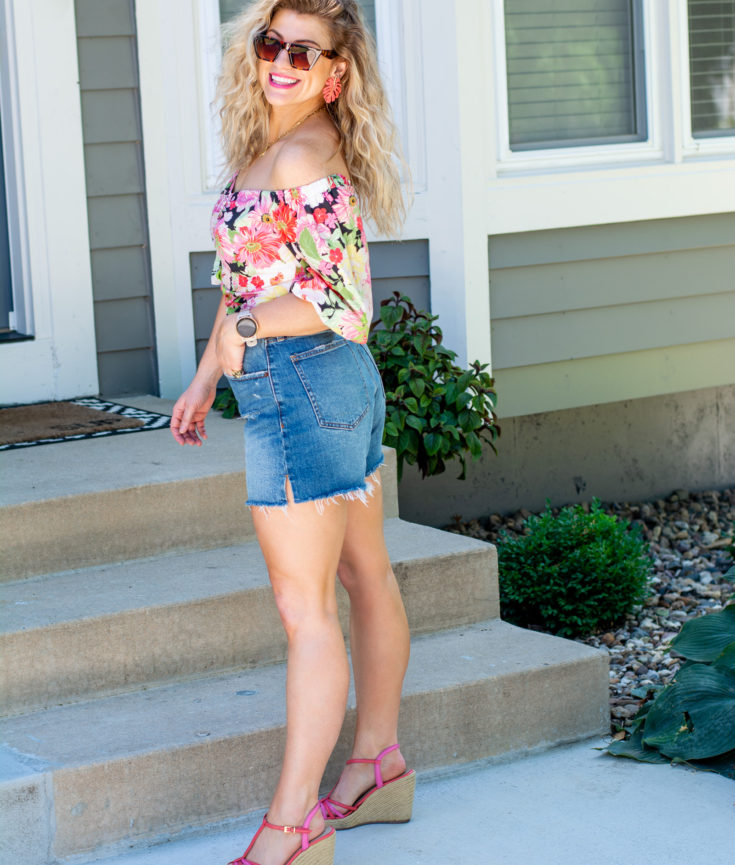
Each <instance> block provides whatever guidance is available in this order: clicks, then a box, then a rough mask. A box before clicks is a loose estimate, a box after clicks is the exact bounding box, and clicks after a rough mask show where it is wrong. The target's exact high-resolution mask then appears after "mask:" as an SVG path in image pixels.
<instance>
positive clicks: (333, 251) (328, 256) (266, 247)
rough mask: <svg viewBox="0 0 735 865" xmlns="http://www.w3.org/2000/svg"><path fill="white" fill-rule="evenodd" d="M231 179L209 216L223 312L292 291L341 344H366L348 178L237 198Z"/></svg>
mask: <svg viewBox="0 0 735 865" xmlns="http://www.w3.org/2000/svg"><path fill="white" fill-rule="evenodd" d="M236 176H237V175H235V177H233V178H232V180H230V182H229V183H228V184H227V186H226V187H225V188H224V190H223V191H222V194H221V195H220V197H219V199H218V201H217V203H216V204H215V206H214V211H213V212H212V238H213V239H214V243H215V246H216V249H217V255H216V257H215V261H214V268H213V270H212V284H213V285H221V286H222V291H223V293H224V296H225V304H226V305H227V312H228V314H229V313H233V312H239V311H240V310H247V309H252V308H253V307H254V306H256V305H257V304H259V303H264V302H265V301H268V300H273V298H276V297H280V296H281V295H283V294H286V293H287V292H289V291H290V292H292V293H293V294H295V295H296V297H300V298H301V299H302V300H308V301H309V302H310V303H312V304H313V306H314V308H315V309H316V311H317V312H318V313H319V316H320V318H321V319H322V321H323V322H324V324H325V325H326V326H327V327H329V328H331V329H332V330H333V331H335V332H336V333H338V334H340V335H341V336H343V337H344V338H345V339H349V340H352V341H353V342H367V338H368V329H369V327H370V319H371V316H372V293H371V288H370V264H369V260H368V249H367V243H366V240H365V236H364V231H363V222H362V217H361V216H360V205H359V202H358V199H357V195H356V194H355V190H354V188H353V187H352V185H351V184H350V183H349V181H348V180H347V178H346V177H344V176H343V175H341V174H332V175H329V176H328V177H323V178H321V179H319V180H315V181H314V182H313V183H307V184H306V185H304V186H297V187H294V188H293V189H276V190H270V189H263V190H260V189H243V190H241V191H240V192H236V191H235V179H236Z"/></svg>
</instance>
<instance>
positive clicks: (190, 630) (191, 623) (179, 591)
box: [0, 518, 499, 714]
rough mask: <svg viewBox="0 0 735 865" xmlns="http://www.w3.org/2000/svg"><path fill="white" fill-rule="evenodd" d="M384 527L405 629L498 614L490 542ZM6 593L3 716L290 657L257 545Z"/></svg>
mask: <svg viewBox="0 0 735 865" xmlns="http://www.w3.org/2000/svg"><path fill="white" fill-rule="evenodd" d="M385 534H386V541H387V544H388V550H389V553H390V556H391V561H392V563H393V567H394V569H395V572H396V576H397V578H398V581H399V585H400V586H401V591H402V594H403V598H404V602H405V604H406V609H407V613H408V618H409V623H410V625H411V630H412V633H414V634H421V633H425V632H428V631H434V630H440V629H447V628H453V627H456V626H458V625H463V624H467V623H470V622H477V621H480V620H482V619H489V618H493V617H495V616H498V615H499V608H498V578H497V560H496V555H495V548H494V547H492V546H491V545H489V544H485V543H483V542H481V541H477V540H472V539H470V538H464V537H461V536H459V535H454V534H450V533H449V532H441V531H438V530H437V529H432V528H427V527H426V526H418V525H415V524H413V523H407V522H404V521H403V520H400V519H398V518H394V519H389V520H386V523H385ZM3 598H4V606H3V609H2V612H1V613H0V652H2V656H3V659H4V661H3V665H2V672H1V673H0V677H1V678H0V689H1V690H2V693H3V696H4V699H3V711H4V714H13V713H19V712H27V711H30V710H33V709H37V708H41V707H43V706H49V705H55V704H57V703H64V702H71V701H74V700H78V699H85V698H90V697H93V696H99V695H105V694H109V693H112V692H115V691H122V690H132V689H133V688H135V687H139V686H141V685H144V684H152V683H156V682H163V681H167V680H170V679H183V678H186V677H191V676H200V675H204V674H207V673H211V672H213V671H223V670H227V669H234V668H249V667H255V666H258V665H261V664H265V663H273V662H275V661H281V660H284V659H285V657H286V643H285V639H284V636H283V628H282V627H281V624H280V620H279V618H278V613H277V611H276V608H275V604H274V602H273V593H272V591H271V588H270V584H269V583H268V576H267V571H266V567H265V562H264V561H263V557H262V555H261V553H260V549H259V548H258V545H257V543H256V542H254V541H253V542H250V543H248V544H242V545H239V546H235V547H226V548H221V549H217V550H208V551H204V552H194V553H183V554H179V555H169V556H162V557H157V558H151V559H145V560H136V561H129V562H123V563H121V564H118V565H105V566H102V567H96V568H89V569H83V570H77V571H70V572H67V573H62V574H49V575H47V576H44V577H37V578H34V579H25V580H19V581H17V582H14V583H8V584H6V585H5V586H4V587H3ZM339 598H340V613H341V618H342V622H343V626H344V629H345V633H347V622H348V614H347V606H348V605H347V598H346V593H345V592H344V590H342V588H341V586H339Z"/></svg>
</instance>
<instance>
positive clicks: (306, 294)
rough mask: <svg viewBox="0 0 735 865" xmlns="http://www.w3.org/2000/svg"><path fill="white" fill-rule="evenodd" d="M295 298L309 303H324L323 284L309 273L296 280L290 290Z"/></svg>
mask: <svg viewBox="0 0 735 865" xmlns="http://www.w3.org/2000/svg"><path fill="white" fill-rule="evenodd" d="M292 291H293V293H294V294H295V295H296V297H300V298H301V299H302V300H308V301H310V302H311V303H320V304H321V303H324V300H325V297H324V282H323V281H322V280H321V279H319V278H317V277H315V276H313V275H312V274H310V273H305V274H304V276H302V277H300V278H297V280H296V282H295V283H294V285H293V288H292Z"/></svg>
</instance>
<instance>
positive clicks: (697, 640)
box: [671, 604, 735, 661]
mask: <svg viewBox="0 0 735 865" xmlns="http://www.w3.org/2000/svg"><path fill="white" fill-rule="evenodd" d="M733 642H735V604H728V605H727V606H726V607H725V608H724V610H719V611H718V612H716V613H705V614H704V615H702V616H699V617H698V618H696V619H689V621H687V622H685V623H684V625H683V626H682V628H681V631H679V633H678V634H677V635H676V636H675V637H674V639H673V640H672V641H671V648H672V649H676V651H677V652H678V653H679V654H680V655H683V656H684V657H685V658H690V659H691V660H693V661H714V659H715V658H716V657H717V656H718V655H719V654H720V653H721V652H723V651H724V650H725V649H726V648H727V647H728V646H729V645H730V643H733Z"/></svg>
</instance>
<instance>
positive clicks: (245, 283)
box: [237, 273, 248, 288]
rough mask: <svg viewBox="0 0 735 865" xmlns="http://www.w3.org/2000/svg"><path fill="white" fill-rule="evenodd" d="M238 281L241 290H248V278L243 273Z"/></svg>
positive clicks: (238, 277) (238, 276)
mask: <svg viewBox="0 0 735 865" xmlns="http://www.w3.org/2000/svg"><path fill="white" fill-rule="evenodd" d="M237 281H238V283H239V285H240V288H247V286H248V278H247V276H245V275H244V274H242V273H239V274H238V275H237Z"/></svg>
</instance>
